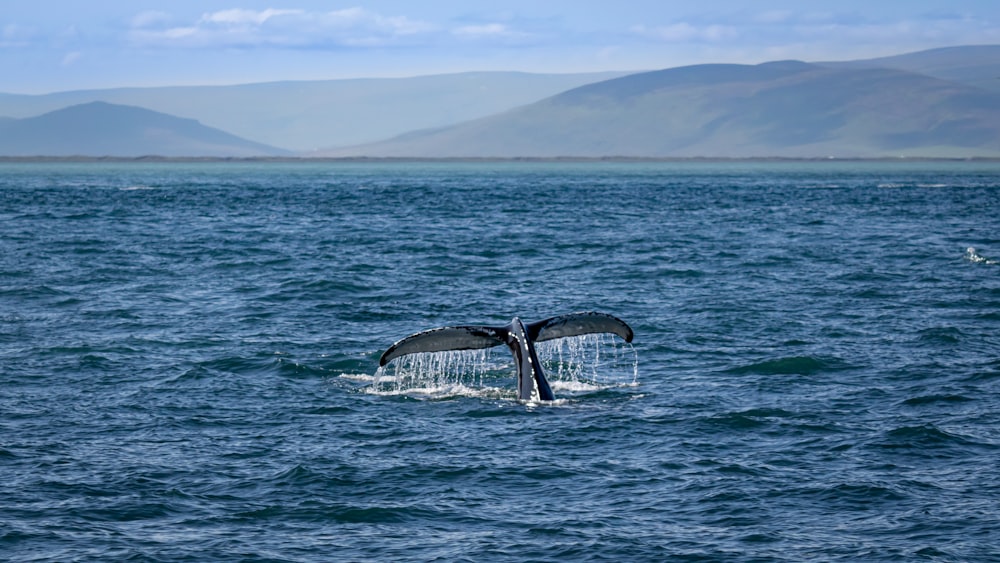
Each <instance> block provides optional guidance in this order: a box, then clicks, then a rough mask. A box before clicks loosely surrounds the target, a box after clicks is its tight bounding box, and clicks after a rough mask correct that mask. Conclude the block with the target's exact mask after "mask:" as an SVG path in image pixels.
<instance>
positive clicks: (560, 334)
mask: <svg viewBox="0 0 1000 563" xmlns="http://www.w3.org/2000/svg"><path fill="white" fill-rule="evenodd" d="M527 328H528V336H530V337H531V339H532V340H534V341H535V342H545V341H546V340H555V339H556V338H567V337H569V336H582V335H584V334H601V333H610V334H617V335H618V336H620V337H622V340H624V341H625V342H632V336H633V333H632V328H631V327H629V326H628V325H627V324H625V321H623V320H621V319H619V318H618V317H614V316H612V315H609V314H607V313H572V314H569V315H559V316H558V317H552V318H551V319H545V320H544V321H538V322H536V323H531V324H529V325H528V327H527Z"/></svg>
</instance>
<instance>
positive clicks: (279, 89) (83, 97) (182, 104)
mask: <svg viewBox="0 0 1000 563" xmlns="http://www.w3.org/2000/svg"><path fill="white" fill-rule="evenodd" d="M625 74H628V73H626V72H597V73H577V74H534V73H523V72H466V73H457V74H442V75H432V76H417V77H412V78H357V79H343V80H315V81H299V82H267V83H258V84H241V85H234V86H169V87H152V88H115V89H108V90H81V91H70V92H56V93H52V94H43V95H22V94H2V93H0V115H3V116H8V117H33V116H37V115H40V114H42V113H46V112H50V111H54V110H57V109H62V108H64V107H68V106H72V105H79V104H84V103H88V102H93V101H103V102H108V103H112V104H121V105H130V106H139V107H143V108H146V109H150V110H153V111H158V112H162V113H167V114H171V115H176V116H180V117H186V118H191V119H197V120H198V121H200V122H201V123H203V124H205V125H207V126H210V127H215V128H217V129H222V130H224V131H228V132H230V133H232V134H234V135H237V136H240V137H243V138H246V139H252V140H254V141H257V142H260V143H265V144H268V145H272V146H276V147H282V148H284V149H288V150H294V151H311V150H316V149H319V148H324V147H336V146H347V145H356V144H359V143H366V142H373V141H379V140H382V139H386V138H388V137H392V136H394V135H398V134H401V133H405V132H407V131H412V130H415V129H423V128H427V127H440V126H445V125H454V124H456V123H461V122H463V121H466V120H469V119H474V118H477V117H482V116H485V115H490V114H493V113H497V112H500V111H504V110H506V109H510V108H513V107H517V106H520V105H525V104H529V103H533V102H536V101H538V100H541V99H543V98H545V97H548V96H551V95H553V94H557V93H559V92H563V91H565V90H568V89H570V88H574V87H576V86H580V85H583V84H588V83H592V82H597V81H600V80H605V79H607V78H613V77H618V76H623V75H625Z"/></svg>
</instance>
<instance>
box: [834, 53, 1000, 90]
mask: <svg viewBox="0 0 1000 563" xmlns="http://www.w3.org/2000/svg"><path fill="white" fill-rule="evenodd" d="M821 64H824V65H829V66H839V67H849V68H893V69H896V70H905V71H908V72H915V73H917V74H925V75H927V76H932V77H934V78H940V79H942V80H949V81H952V82H961V83H963V84H967V85H970V86H976V87H978V88H984V89H987V90H993V91H996V92H1000V45H971V46H963V47H943V48H940V49H930V50H927V51H919V52H916V53H907V54H904V55H896V56H892V57H882V58H878V59H866V60H860V61H847V62H836V63H821Z"/></svg>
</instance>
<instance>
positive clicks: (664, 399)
mask: <svg viewBox="0 0 1000 563" xmlns="http://www.w3.org/2000/svg"><path fill="white" fill-rule="evenodd" d="M576 311H600V312H604V313H609V314H612V315H615V316H617V317H619V318H621V319H623V320H624V321H626V322H627V323H629V325H631V327H632V329H633V330H634V332H635V339H634V340H633V342H632V343H631V344H629V343H625V342H623V341H622V340H621V339H619V338H618V337H613V336H602V337H597V336H586V337H575V338H573V339H568V340H564V341H555V342H553V343H540V345H539V347H540V353H541V355H542V361H543V363H544V365H545V366H546V370H547V372H548V373H549V376H550V381H551V383H552V386H553V390H554V392H555V395H556V399H557V400H556V401H553V402H537V401H527V402H521V401H518V400H517V391H516V376H515V368H514V365H513V362H512V359H511V357H510V354H509V353H508V352H506V350H505V349H491V350H489V351H485V352H483V351H480V352H447V353H441V354H429V355H422V356H412V357H408V358H407V359H406V360H405V361H404V360H403V359H400V360H397V361H394V362H392V363H390V364H389V365H388V366H386V368H385V369H381V370H380V369H379V366H378V360H379V356H380V355H381V354H382V352H383V351H385V349H386V348H388V347H389V346H390V345H391V344H392V343H393V342H395V341H396V340H398V339H400V338H403V337H405V336H407V335H409V334H412V333H414V332H417V331H421V330H425V329H430V328H434V327H439V326H446V325H470V324H486V325H504V324H507V323H508V322H510V321H511V319H512V318H514V317H519V318H521V319H523V320H524V321H526V322H531V321H537V320H541V319H545V318H548V317H551V316H555V315H559V314H565V313H571V312H576ZM542 344H546V345H545V346H543V345H542ZM0 559H4V560H10V561H115V560H128V561H199V562H201V561H289V562H291V561H664V560H677V561H756V562H766V561H805V560H819V561H899V560H929V561H997V560H1000V163H995V162H909V161H900V162H841V161H834V162H359V163H350V162H290V163H278V162H272V163H255V162H193V163H183V162H169V163H163V162H160V163H157V162H83V163H73V162H57V163H43V162H35V163H14V162H7V163H0Z"/></svg>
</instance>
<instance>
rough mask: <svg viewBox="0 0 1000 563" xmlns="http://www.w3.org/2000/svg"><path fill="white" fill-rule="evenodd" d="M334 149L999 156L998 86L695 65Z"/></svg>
mask: <svg viewBox="0 0 1000 563" xmlns="http://www.w3.org/2000/svg"><path fill="white" fill-rule="evenodd" d="M327 154H328V155H339V156H347V155H362V154H363V155H367V156H412V157H471V156H479V157H519V156H539V157H557V156H581V157H597V156H637V157H804V158H815V157H827V156H834V157H845V158H854V157H887V156H892V157H896V156H912V157H926V156H940V157H966V156H1000V93H998V92H992V91H988V90H985V89H981V88H976V87H973V86H969V85H966V84H962V83H958V82H952V81H946V80H942V79H938V78H933V77H930V76H925V75H921V74H916V73H912V72H907V71H902V70H894V69H886V68H877V67H871V68H870V67H867V66H865V65H860V66H859V67H857V68H855V67H852V66H850V65H823V64H812V63H804V62H798V61H780V62H772V63H764V64H761V65H728V64H720V65H694V66H689V67H678V68H672V69H666V70H661V71H653V72H647V73H640V74H634V75H630V76H626V77H622V78H618V79H613V80H608V81H605V82H601V83H597V84H591V85H587V86H582V87H580V88H576V89H573V90H570V91H568V92H565V93H562V94H558V95H556V96H553V97H551V98H549V99H546V100H543V101H541V102H538V103H536V104H532V105H530V106H525V107H522V108H518V109H515V110H512V111H508V112H505V113H503V114H500V115H495V116H490V117H487V118H483V119H479V120H475V121H472V122H468V123H464V124H461V125H458V126H454V127H448V128H445V129H441V130H436V131H426V132H422V133H418V134H410V135H406V136H403V137H397V138H395V139H390V140H388V141H385V142H382V143H376V144H372V145H366V146H361V147H355V148H354V149H351V150H342V151H334V152H330V153H327Z"/></svg>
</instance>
